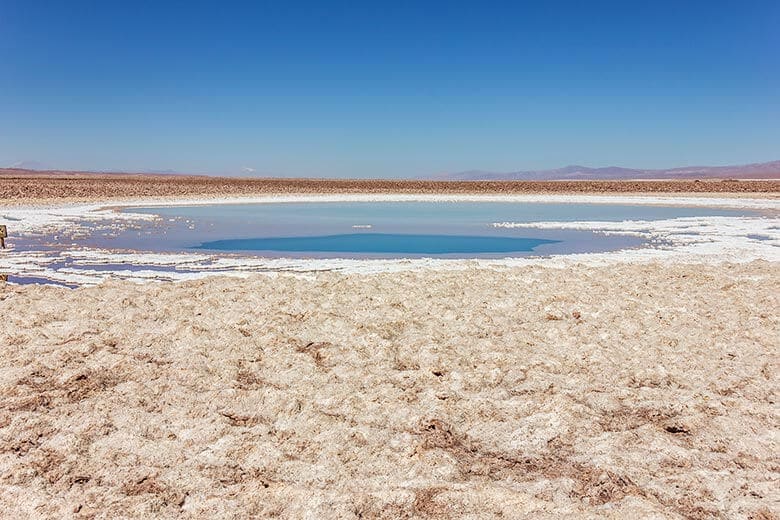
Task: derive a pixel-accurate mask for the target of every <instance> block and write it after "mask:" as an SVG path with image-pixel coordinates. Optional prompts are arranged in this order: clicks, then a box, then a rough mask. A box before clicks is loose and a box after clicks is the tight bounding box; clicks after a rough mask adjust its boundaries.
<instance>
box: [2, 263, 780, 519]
mask: <svg viewBox="0 0 780 520" xmlns="http://www.w3.org/2000/svg"><path fill="white" fill-rule="evenodd" d="M778 295H780V278H779V277H778V270H777V264H776V263H770V262H761V261H758V262H753V263H748V264H740V265H730V264H722V265H700V264H694V265H686V264H674V263H673V264H668V263H647V264H630V263H629V264H617V265H612V266H605V267H578V268H571V269H567V270H562V269H554V268H547V267H541V266H527V267H515V268H508V269H504V270H495V269H487V268H469V269H465V270H460V271H457V272H451V271H436V270H433V271H408V272H402V273H384V274H381V273H380V274H372V275H357V274H350V275H346V274H335V273H329V274H328V273H322V274H319V275H317V276H316V277H315V279H312V280H306V279H301V278H296V277H290V276H277V277H273V278H270V277H266V276H253V277H250V278H248V279H245V280H236V279H230V278H224V277H216V278H209V279H206V280H199V281H191V282H182V283H178V284H169V283H153V284H142V285H139V284H134V283H130V282H118V281H111V282H107V283H104V284H102V285H100V286H96V287H87V288H82V289H77V290H68V289H63V288H57V287H46V286H11V285H6V286H4V287H2V288H0V313H1V314H2V316H3V317H4V319H3V320H2V323H0V343H2V344H3V345H6V348H5V349H3V351H2V370H0V374H2V381H0V396H1V399H0V407H1V408H2V415H0V425H2V428H0V453H2V455H0V475H2V481H1V483H0V505H2V507H3V510H4V511H6V513H7V514H9V515H11V514H13V515H15V516H27V517H29V516H36V515H37V516H68V515H70V514H74V513H75V512H78V513H79V514H80V515H84V516H91V515H93V514H97V515H98V516H99V517H116V516H130V517H139V518H140V517H149V516H156V517H174V516H184V517H192V518H202V517H211V518H215V517H216V518H232V517H248V516H252V515H257V516H272V515H276V516H280V517H283V518H300V517H303V516H306V515H309V516H311V517H322V518H326V517H343V518H350V517H352V518H356V517H364V518H365V517H402V516H403V517H417V518H425V517H441V518H444V517H452V516H459V515H467V516H470V517H473V518H490V517H498V516H500V515H503V516H504V517H514V518H517V517H528V518H539V517H549V518H553V517H560V516H562V515H566V516H569V517H582V518H586V517H613V518H635V517H639V516H650V515H653V514H655V515H657V516H659V517H660V516H662V517H670V518H711V517H717V516H722V517H726V518H748V517H752V518H761V517H762V516H761V515H764V516H763V518H770V517H771V512H772V511H776V507H777V503H778V500H779V499H780V496H779V495H778V486H777V481H778V467H779V466H778V464H779V463H780V460H779V459H778V456H777V453H778V452H780V450H779V449H778V448H779V446H778V435H777V431H778V430H777V428H778V420H779V419H780V417H779V416H778V412H777V406H776V400H777V394H778V390H779V389H780V388H779V387H778V380H777V369H778V366H777V365H778V355H777V353H778V352H777V348H778V344H777V338H778V332H780V327H779V326H778V325H779V324H778V318H777V313H776V312H775V310H776V309H777V308H778V304H779V303H780V302H778ZM751 515H752V516H751ZM757 515H758V516H757Z"/></svg>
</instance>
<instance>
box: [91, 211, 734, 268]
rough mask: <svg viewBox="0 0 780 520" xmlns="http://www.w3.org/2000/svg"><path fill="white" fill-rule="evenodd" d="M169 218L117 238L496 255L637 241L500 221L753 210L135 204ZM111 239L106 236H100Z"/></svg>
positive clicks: (362, 253) (163, 246)
mask: <svg viewBox="0 0 780 520" xmlns="http://www.w3.org/2000/svg"><path fill="white" fill-rule="evenodd" d="M125 211H128V212H132V213H145V214H153V215H158V216H159V217H161V220H160V221H159V222H157V223H156V224H155V225H154V226H153V227H150V228H148V229H141V230H134V231H130V232H127V233H123V234H121V235H120V236H118V237H114V241H115V243H120V244H122V247H125V248H128V249H146V250H152V251H192V250H212V251H222V252H236V253H244V254H247V253H248V252H251V253H253V254H256V255H262V256H271V257H274V256H276V257H278V256H290V257H315V258H340V257H345V258H356V257H358V258H359V257H371V258H374V257H378V258H399V257H419V256H440V257H447V258H490V257H505V256H508V255H509V256H529V255H547V254H569V253H585V252H603V251H612V250H616V249H623V248H630V247H638V246H640V245H642V243H643V242H642V241H641V240H640V239H637V238H636V237H630V236H625V235H604V234H597V233H593V232H590V231H576V230H556V229H547V230H534V229H506V228H496V227H494V226H493V225H492V224H493V223H496V222H507V221H508V222H545V221H563V222H573V221H594V220H595V221H612V222H614V221H623V220H649V221H652V220H662V219H668V218H676V217H697V216H705V215H707V216H709V215H713V216H714V215H723V216H741V215H745V214H747V212H745V211H738V210H723V209H713V208H691V207H669V206H639V205H625V204H622V205H621V204H610V205H605V204H551V203H517V202H512V203H509V202H325V203H313V202H305V203H274V204H223V205H206V206H172V207H151V208H131V209H127V210H125ZM96 245H101V246H105V244H96Z"/></svg>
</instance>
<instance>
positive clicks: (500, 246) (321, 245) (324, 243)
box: [199, 233, 558, 255]
mask: <svg viewBox="0 0 780 520" xmlns="http://www.w3.org/2000/svg"><path fill="white" fill-rule="evenodd" d="M555 242H558V241H556V240H544V239H538V238H514V237H491V236H485V237H480V236H461V235H394V234H387V233H354V234H350V235H328V236H317V237H283V238H249V239H236V240H216V241H214V242H206V243H204V244H201V245H200V246H199V248H202V249H215V250H223V251H288V252H299V253H300V252H315V251H316V252H321V253H360V252H365V253H377V254H393V253H397V254H412V255H448V254H470V253H515V252H528V251H533V250H534V248H535V247H537V246H540V245H542V244H553V243H555Z"/></svg>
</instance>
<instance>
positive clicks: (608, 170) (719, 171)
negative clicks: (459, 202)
mask: <svg viewBox="0 0 780 520" xmlns="http://www.w3.org/2000/svg"><path fill="white" fill-rule="evenodd" d="M434 178H435V179H437V180H453V181H552V180H616V179H632V180H635V179H704V178H716V179H727V178H735V179H780V161H772V162H765V163H753V164H742V165H736V166H688V167H684V168H670V169H668V170H640V169H634V168H621V167H619V166H607V167H602V168H589V167H587V166H576V165H573V166H565V167H563V168H556V169H553V170H527V171H517V172H508V173H500V172H489V171H482V170H469V171H464V172H458V173H445V174H441V175H437V176H435V177H434Z"/></svg>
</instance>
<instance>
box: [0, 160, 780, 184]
mask: <svg viewBox="0 0 780 520" xmlns="http://www.w3.org/2000/svg"><path fill="white" fill-rule="evenodd" d="M2 169H6V170H15V171H19V172H23V171H49V172H58V173H69V172H67V171H64V170H59V169H56V168H52V167H50V166H49V165H47V164H43V163H40V162H37V161H21V162H18V163H14V164H12V165H10V166H8V167H7V168H2ZM70 173H133V174H142V175H143V174H149V175H151V174H156V175H188V174H186V173H183V172H179V171H175V170H162V169H160V170H155V169H149V170H142V171H137V172H130V171H121V170H113V171H112V170H86V171H79V172H70ZM189 175H192V174H189ZM195 175H198V174H195ZM200 175H202V174H200ZM223 175H226V176H231V175H233V176H236V175H238V176H242V177H245V176H258V177H259V176H261V175H257V174H255V169H254V168H249V167H243V168H242V169H241V170H240V171H238V172H230V173H227V172H226V173H225V174H223ZM262 177H268V178H271V177H273V175H271V174H263V175H262ZM423 178H425V179H433V180H451V181H558V180H561V181H564V180H569V181H574V180H583V181H584V180H621V179H629V180H642V179H646V180H649V179H708V178H709V179H729V178H733V179H780V161H771V162H765V163H753V164H741V165H734V166H687V167H682V168H670V169H667V170H642V169H636V168H622V167H619V166H606V167H601V168H590V167H587V166H578V165H572V166H564V167H563V168H555V169H552V170H525V171H516V172H490V171H484V170H468V171H463V172H457V173H443V174H438V175H433V176H430V175H427V176H424V177H423Z"/></svg>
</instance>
